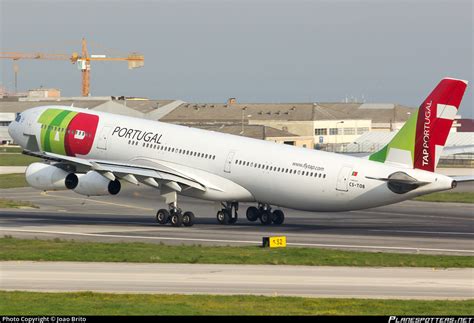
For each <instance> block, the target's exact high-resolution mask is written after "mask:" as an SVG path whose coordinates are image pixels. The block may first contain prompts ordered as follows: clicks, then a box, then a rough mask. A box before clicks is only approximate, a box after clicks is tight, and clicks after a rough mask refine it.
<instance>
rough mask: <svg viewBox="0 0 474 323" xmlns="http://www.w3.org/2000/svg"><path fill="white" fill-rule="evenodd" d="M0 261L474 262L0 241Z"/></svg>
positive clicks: (310, 251) (468, 264)
mask: <svg viewBox="0 0 474 323" xmlns="http://www.w3.org/2000/svg"><path fill="white" fill-rule="evenodd" d="M0 245H1V246H2V247H1V248H0V260H34V261H101V262H142V263H200V264H256V265H260V264H268V265H306V266H377V267H435V268H472V267H474V266H473V265H474V257H469V256H441V255H419V254H418V255H416V254H397V253H384V252H360V251H343V250H331V249H317V248H296V247H288V248H284V249H283V248H282V249H268V248H261V247H259V246H250V247H216V246H212V247H211V246H199V245H197V246H196V245H194V246H189V245H181V246H176V245H164V244H153V243H138V242H134V243H125V242H120V243H105V242H82V241H65V240H60V239H54V240H38V239H34V240H28V239H17V238H12V237H8V236H6V237H4V238H0Z"/></svg>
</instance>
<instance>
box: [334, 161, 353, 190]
mask: <svg viewBox="0 0 474 323" xmlns="http://www.w3.org/2000/svg"><path fill="white" fill-rule="evenodd" d="M351 172H352V166H343V167H342V168H341V170H340V171H339V175H338V176H337V184H336V190H338V191H341V192H347V191H348V190H349V178H350V176H351Z"/></svg>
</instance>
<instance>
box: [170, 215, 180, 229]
mask: <svg viewBox="0 0 474 323" xmlns="http://www.w3.org/2000/svg"><path fill="white" fill-rule="evenodd" d="M170 222H171V225H172V226H174V227H180V226H181V225H182V224H183V215H182V214H181V213H180V212H176V213H173V214H172V215H171V221H170Z"/></svg>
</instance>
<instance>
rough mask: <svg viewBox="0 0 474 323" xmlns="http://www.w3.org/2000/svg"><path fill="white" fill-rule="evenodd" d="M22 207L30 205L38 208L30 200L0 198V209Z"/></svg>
mask: <svg viewBox="0 0 474 323" xmlns="http://www.w3.org/2000/svg"><path fill="white" fill-rule="evenodd" d="M23 207H32V208H38V207H37V206H36V205H34V204H33V203H31V202H25V201H13V200H7V199H3V198H0V209H5V208H7V209H11V208H14V209H19V208H23Z"/></svg>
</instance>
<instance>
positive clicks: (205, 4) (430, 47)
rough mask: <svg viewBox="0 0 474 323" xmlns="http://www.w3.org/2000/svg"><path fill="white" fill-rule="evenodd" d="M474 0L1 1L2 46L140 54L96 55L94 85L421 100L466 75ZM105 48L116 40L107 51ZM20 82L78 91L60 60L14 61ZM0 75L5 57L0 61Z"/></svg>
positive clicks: (215, 95) (147, 92) (9, 79)
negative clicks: (447, 80) (112, 58)
mask: <svg viewBox="0 0 474 323" xmlns="http://www.w3.org/2000/svg"><path fill="white" fill-rule="evenodd" d="M472 3H473V2H472V1H471V0H445V1H436V0H435V1H428V0H423V1H421V0H419V1H301V0H288V1H281V0H279V1H269V0H266V1H265V0H253V1H237V0H235V1H222V0H212V1H211V0H203V1H197V0H194V1H179V0H175V1H171V0H170V1H158V0H157V1H123V0H122V1H78V0H75V1H72V0H63V1H41V0H40V1H26V0H0V14H1V15H0V35H1V38H0V47H1V50H2V51H33V52H34V51H43V52H48V53H49V52H53V53H67V54H70V53H72V52H73V51H80V40H81V38H82V37H83V36H84V37H86V38H87V39H88V40H89V41H91V45H90V53H92V54H103V53H106V54H109V53H112V54H115V53H119V54H120V53H122V54H127V53H128V52H131V51H138V52H140V53H143V54H144V55H145V67H144V68H141V69H136V70H128V69H127V67H126V63H124V62H107V63H104V62H98V63H95V64H94V63H93V65H92V68H91V92H92V94H93V95H130V96H147V97H150V98H159V99H182V100H185V101H190V102H224V101H225V100H226V99H227V98H228V97H237V99H238V101H239V102H317V101H342V100H344V98H345V97H348V98H351V97H355V98H358V99H359V100H362V98H365V100H366V101H367V102H374V103H379V102H383V103H400V104H405V105H409V106H418V105H419V104H420V103H421V102H422V101H423V99H424V98H425V97H426V95H427V94H428V93H429V92H430V91H431V90H432V88H433V87H434V86H435V85H436V84H437V83H438V81H439V80H440V79H441V78H443V77H445V76H451V77H456V78H462V79H465V80H468V81H470V82H471V84H470V86H469V87H468V89H467V92H466V95H465V97H464V100H463V103H462V107H461V114H462V115H463V116H465V117H473V110H474V106H473V95H472V92H473V91H472V88H473V85H472V84H473V83H472V81H474V80H473V68H474V67H473V16H474V12H473V4H472ZM107 48H111V49H114V51H111V50H107ZM19 65H20V71H19V88H20V89H21V90H26V89H30V88H36V87H39V86H41V85H42V86H44V87H57V88H60V89H61V90H62V92H63V95H68V96H69V95H71V96H72V95H79V94H80V80H81V75H80V72H79V71H78V70H77V67H76V66H74V65H72V64H71V63H70V62H68V61H26V60H25V61H20V63H19ZM0 70H1V75H2V80H1V83H2V84H3V85H5V86H7V87H8V88H10V89H13V68H12V63H11V61H9V60H1V61H0Z"/></svg>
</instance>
